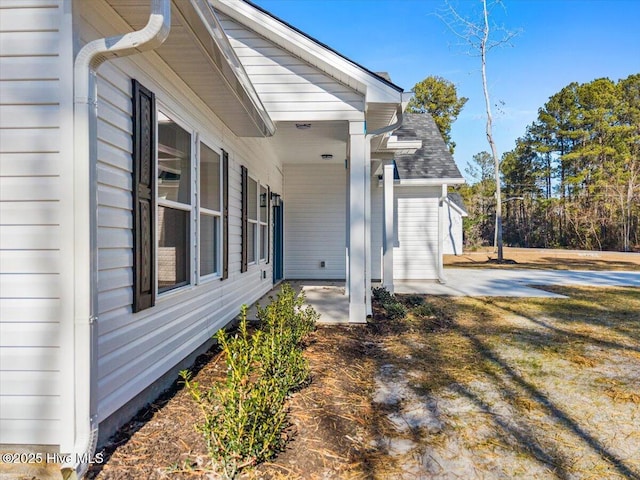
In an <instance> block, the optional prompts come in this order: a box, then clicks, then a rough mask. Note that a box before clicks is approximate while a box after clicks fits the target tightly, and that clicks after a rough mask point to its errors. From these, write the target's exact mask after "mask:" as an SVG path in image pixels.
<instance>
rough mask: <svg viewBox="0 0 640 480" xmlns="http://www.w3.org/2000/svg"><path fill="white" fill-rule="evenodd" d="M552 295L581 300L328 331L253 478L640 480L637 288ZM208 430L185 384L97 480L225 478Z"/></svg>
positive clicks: (446, 303)
mask: <svg viewBox="0 0 640 480" xmlns="http://www.w3.org/2000/svg"><path fill="white" fill-rule="evenodd" d="M553 290H555V291H557V292H558V293H563V294H565V295H570V297H571V298H568V299H513V298H486V299H481V298H456V299H453V298H445V297H424V299H426V300H425V301H426V306H425V305H419V304H420V302H421V301H422V298H417V297H416V296H405V297H402V296H399V299H400V300H401V301H402V302H403V303H404V304H405V305H406V306H407V308H408V309H409V314H408V315H407V317H406V318H404V319H402V320H393V321H391V320H387V319H385V317H384V311H383V310H382V309H381V308H380V307H378V306H374V319H373V320H372V321H371V322H370V323H369V324H368V325H363V326H320V327H319V328H318V330H317V331H316V332H315V333H314V334H313V335H312V336H311V338H310V340H309V345H308V348H307V351H306V352H307V356H308V358H309V360H310V365H311V370H312V381H311V383H310V385H308V386H307V387H305V388H304V389H302V390H300V391H299V392H297V393H295V394H294V395H293V396H292V397H291V401H290V417H291V426H290V428H289V429H288V431H287V435H288V436H289V437H290V442H289V443H288V445H287V447H286V449H285V451H283V452H281V453H280V454H278V456H277V457H276V458H274V459H272V460H271V461H270V462H268V463H266V464H263V465H259V466H258V467H256V468H255V469H253V470H248V471H246V472H245V473H243V478H246V479H253V478H256V479H257V478H264V479H347V480H348V479H381V480H382V479H385V480H386V479H431V478H442V479H450V478H451V479H452V478H462V479H472V478H487V479H493V478H495V479H501V478H525V479H547V478H549V479H556V478H560V479H636V480H640V427H639V425H640V398H639V396H638V393H639V392H640V314H639V313H638V312H640V291H639V290H638V289H633V288H615V289H614V288H612V289H593V288H561V287H553ZM195 370H199V371H198V372H197V374H196V375H195V378H196V379H197V380H198V381H199V382H200V383H201V384H207V383H209V382H212V381H213V380H214V379H216V378H221V376H222V375H223V373H224V371H223V370H224V362H223V360H222V359H221V358H220V356H219V355H218V354H217V353H216V352H215V351H212V352H209V353H208V354H207V355H206V356H204V357H203V358H201V359H200V361H199V363H198V365H197V366H196V368H195ZM200 420H201V419H200V418H199V412H198V411H197V410H196V409H195V408H194V407H193V403H192V402H191V399H190V398H189V396H188V395H187V393H186V392H185V391H184V390H181V389H180V388H179V385H176V388H174V390H173V391H171V392H168V393H167V394H166V395H165V396H164V397H163V398H161V399H159V400H158V401H157V402H156V403H154V405H151V406H150V407H149V408H148V409H147V410H145V411H144V412H142V414H141V415H140V416H139V418H137V419H136V420H134V421H133V422H132V423H131V424H130V425H128V426H127V427H126V428H125V429H124V430H123V432H122V433H121V434H120V436H118V437H117V438H115V439H114V444H113V445H111V446H109V447H108V448H107V454H108V460H107V462H106V463H105V464H104V465H102V466H101V467H100V468H95V469H94V470H93V471H92V473H91V476H90V478H97V479H100V480H102V479H129V478H145V479H147V478H149V479H161V478H162V479H164V478H176V479H200V478H202V479H205V478H215V477H213V476H212V475H211V474H210V471H209V470H208V469H207V459H206V456H205V448H204V443H203V441H202V439H201V438H200V436H199V434H198V433H196V432H195V430H194V427H193V426H194V425H195V424H196V423H198V422H199V421H200ZM96 467H99V466H96Z"/></svg>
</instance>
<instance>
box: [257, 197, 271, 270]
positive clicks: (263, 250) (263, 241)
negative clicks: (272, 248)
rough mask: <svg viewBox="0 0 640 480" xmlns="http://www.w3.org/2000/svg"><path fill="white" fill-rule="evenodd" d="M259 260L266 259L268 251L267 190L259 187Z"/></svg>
mask: <svg viewBox="0 0 640 480" xmlns="http://www.w3.org/2000/svg"><path fill="white" fill-rule="evenodd" d="M259 201H260V260H265V261H266V259H267V251H268V250H269V238H268V236H267V230H268V228H267V222H268V216H267V215H268V211H269V198H268V193H267V188H266V187H264V186H262V185H260V199H259Z"/></svg>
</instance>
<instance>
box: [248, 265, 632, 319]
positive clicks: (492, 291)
mask: <svg viewBox="0 0 640 480" xmlns="http://www.w3.org/2000/svg"><path fill="white" fill-rule="evenodd" d="M445 277H446V280H447V281H446V283H439V282H437V281H428V280H404V281H396V282H395V293H398V294H421V295H450V296H456V297H460V296H463V297H464V296H468V297H484V296H486V297H543V298H545V297H546V298H553V297H557V298H562V295H558V294H556V293H552V292H547V291H545V290H541V289H539V288H535V287H536V286H544V285H562V286H569V285H572V286H591V287H621V286H629V287H640V272H623V271H586V270H533V269H497V268H495V269H470V268H448V269H446V270H445ZM288 283H289V284H290V285H291V286H292V287H293V288H294V290H296V291H298V292H304V294H305V296H306V299H307V303H309V304H310V305H311V306H313V308H314V309H315V310H316V311H317V312H318V313H319V314H320V323H329V324H331V323H334V324H335V323H347V322H348V319H349V299H348V297H347V296H346V295H345V286H344V281H319V280H306V281H305V280H294V281H291V282H288ZM378 285H379V284H376V283H374V285H373V286H374V287H376V286H378ZM279 290H280V286H277V287H276V288H275V289H274V290H272V291H270V292H269V293H268V294H267V295H265V296H264V297H262V298H261V299H260V300H259V302H258V303H259V304H260V305H263V306H264V305H266V304H267V303H268V302H269V298H268V297H269V296H275V295H277V293H278V291H279ZM247 316H248V318H249V320H256V308H255V305H254V306H252V307H251V309H250V310H249V312H248V314H247Z"/></svg>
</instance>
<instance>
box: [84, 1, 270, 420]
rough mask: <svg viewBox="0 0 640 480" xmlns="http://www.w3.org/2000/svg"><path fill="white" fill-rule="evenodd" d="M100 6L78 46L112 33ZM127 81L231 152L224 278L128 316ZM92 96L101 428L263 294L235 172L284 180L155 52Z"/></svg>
mask: <svg viewBox="0 0 640 480" xmlns="http://www.w3.org/2000/svg"><path fill="white" fill-rule="evenodd" d="M98 4H101V2H98V1H96V2H95V3H94V2H82V4H81V6H82V9H83V18H82V19H81V21H80V22H78V23H79V25H80V26H81V27H82V31H81V32H82V38H83V40H84V41H88V40H91V39H93V38H98V37H99V36H102V35H104V34H105V33H106V32H107V31H108V30H109V28H110V27H109V24H108V23H107V21H109V20H111V18H110V17H105V16H104V15H96V14H95V12H93V11H92V10H91V8H92V6H94V5H98ZM103 7H104V5H103ZM107 10H109V9H108V8H107ZM132 78H136V79H137V80H139V81H140V82H141V83H142V84H143V85H144V86H145V87H147V88H148V89H150V90H151V91H152V92H154V93H155V94H156V97H157V100H158V104H159V105H160V106H161V105H164V106H165V107H166V108H167V109H168V110H169V111H171V112H174V113H175V114H176V115H178V116H179V117H180V119H182V120H183V121H184V122H185V123H186V124H187V125H189V127H190V128H192V129H193V131H195V132H198V134H199V138H200V139H201V140H202V141H203V142H205V143H206V144H207V145H209V146H210V147H212V148H215V149H216V150H217V151H219V149H224V150H225V151H227V152H229V235H228V241H229V278H228V279H226V280H223V281H220V280H215V281H206V282H202V283H201V284H199V285H198V284H192V285H190V286H187V287H184V288H180V289H176V290H174V291H171V292H167V293H166V294H164V295H162V296H161V297H159V298H157V300H156V305H155V306H154V307H151V308H148V309H146V310H143V311H141V312H138V313H135V314H133V313H132V307H131V304H132V301H133V253H132V248H133V228H132V218H133V217H132V192H131V188H132V185H131V184H132V180H131V172H132V158H131V148H132V144H131V134H132V123H131V94H132V92H131V79H132ZM98 96H99V105H98V115H99V117H100V120H99V124H98V137H99V143H98V195H99V196H98V201H99V205H98V226H99V227H98V242H99V250H98V257H99V262H98V265H99V272H98V286H99V294H98V419H99V421H103V420H105V419H106V418H108V417H109V416H110V415H112V414H113V413H114V412H116V411H117V410H118V409H119V408H121V407H122V406H124V405H125V404H126V403H127V402H128V401H130V400H131V399H133V398H134V397H135V396H136V395H137V394H138V393H140V392H141V391H143V390H144V389H145V388H146V387H148V386H149V385H151V384H152V383H153V382H154V381H155V380H157V379H158V378H159V377H160V376H162V375H163V374H164V373H166V372H167V371H169V370H170V369H171V368H172V367H174V366H175V365H176V364H178V362H179V361H181V360H182V359H183V358H185V357H186V356H188V355H189V354H190V353H192V352H193V351H194V350H196V349H197V348H198V347H199V346H201V345H202V344H203V343H204V342H206V341H207V340H208V339H210V338H211V337H212V335H213V334H214V333H215V332H216V331H217V330H218V329H219V328H221V327H223V326H224V325H225V324H227V323H228V322H229V321H231V320H232V319H233V318H234V317H235V316H236V315H237V314H238V313H239V311H240V306H241V305H242V304H243V303H249V304H250V303H252V302H254V301H255V300H257V299H258V298H260V297H261V296H262V295H264V294H265V293H266V292H268V291H269V290H270V288H271V278H272V274H271V265H270V264H266V265H265V264H264V263H262V264H255V265H250V266H249V269H248V271H247V272H246V273H242V274H241V273H240V264H241V216H240V203H241V192H240V188H241V179H240V165H246V166H247V167H248V168H249V171H250V172H251V175H252V176H254V177H255V178H256V179H258V180H259V181H260V182H261V183H262V182H264V184H269V185H271V186H273V187H274V188H277V189H279V190H281V187H282V176H281V173H280V169H279V165H278V164H277V161H276V158H275V157H274V154H273V153H271V152H272V150H271V149H270V147H269V146H268V139H257V138H238V137H236V136H235V135H234V134H233V133H232V132H231V131H230V130H229V129H228V128H227V127H226V126H225V125H224V124H223V123H222V122H221V121H220V119H219V118H217V117H216V115H215V113H214V112H212V111H211V110H210V109H208V108H207V107H206V105H205V104H204V103H203V102H202V101H201V100H200V99H198V98H197V97H196V96H195V95H194V94H193V92H192V91H191V90H190V89H189V88H188V87H187V86H186V85H185V84H184V83H183V82H182V81H181V79H180V78H179V77H178V76H177V75H176V74H175V73H174V72H172V71H171V70H169V69H167V68H166V65H165V64H164V63H163V62H162V61H161V60H159V58H158V57H157V56H156V54H155V53H147V54H143V55H135V56H132V57H129V58H126V59H118V60H112V61H110V62H107V63H105V64H104V65H102V66H101V67H100V70H99V78H98ZM197 261H198V260H197V259H194V258H192V259H191V262H197ZM192 268H195V264H194V265H192ZM263 271H266V273H264V274H263Z"/></svg>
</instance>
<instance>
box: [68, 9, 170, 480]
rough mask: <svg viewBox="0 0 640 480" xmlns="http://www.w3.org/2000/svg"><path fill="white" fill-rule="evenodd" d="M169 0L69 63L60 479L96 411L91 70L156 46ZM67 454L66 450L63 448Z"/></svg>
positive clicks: (87, 451) (165, 30)
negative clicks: (68, 414) (66, 327)
mask: <svg viewBox="0 0 640 480" xmlns="http://www.w3.org/2000/svg"><path fill="white" fill-rule="evenodd" d="M170 28H171V0H151V14H150V15H149V20H148V22H147V25H146V26H145V27H144V28H142V29H141V30H137V31H134V32H130V33H126V34H123V35H116V36H112V37H107V38H101V39H97V40H93V41H92V42H89V43H87V44H86V45H85V46H84V47H83V48H82V49H81V50H80V51H79V52H78V54H77V55H76V58H75V62H74V72H73V73H74V79H73V84H74V102H73V108H74V112H73V113H74V119H73V122H74V124H73V134H74V140H73V151H74V154H73V198H74V202H73V205H74V210H73V218H74V227H73V228H74V247H73V250H74V326H73V327H74V328H73V330H74V339H73V348H74V353H73V380H74V381H73V385H74V393H73V399H74V405H73V409H74V414H73V418H74V427H73V428H74V430H75V431H74V438H75V440H74V446H73V451H72V452H69V455H66V458H68V459H69V461H68V462H67V463H65V464H63V465H62V467H61V473H62V477H63V478H64V479H65V480H67V479H69V480H70V479H78V478H82V477H83V476H84V474H85V473H86V472H87V469H88V468H89V464H90V463H91V460H92V458H93V455H94V453H95V449H96V446H97V442H98V415H97V411H98V409H97V360H98V355H97V340H98V334H97V312H98V308H97V306H98V294H97V284H98V261H97V241H96V237H97V193H96V192H95V190H93V188H92V187H93V186H94V185H95V181H96V164H97V157H98V145H97V130H98V109H97V105H98V92H97V81H96V71H97V69H98V67H100V65H102V64H103V63H104V62H106V61H107V60H110V59H113V58H117V57H124V56H128V55H133V54H136V53H141V52H144V51H146V50H153V49H155V48H158V47H159V46H160V45H162V43H163V42H164V41H165V40H166V38H167V37H168V36H169V30H170ZM65 453H67V452H65Z"/></svg>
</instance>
